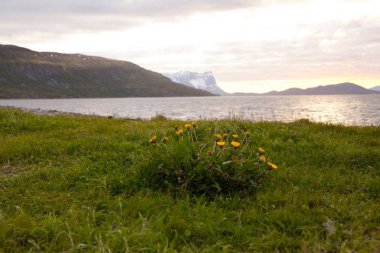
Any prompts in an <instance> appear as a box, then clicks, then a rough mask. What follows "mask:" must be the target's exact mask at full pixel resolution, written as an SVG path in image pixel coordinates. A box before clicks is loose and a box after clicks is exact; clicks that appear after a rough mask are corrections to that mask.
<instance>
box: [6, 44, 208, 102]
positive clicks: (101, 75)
mask: <svg viewBox="0 0 380 253" xmlns="http://www.w3.org/2000/svg"><path fill="white" fill-rule="evenodd" d="M209 95H211V94H210V93H208V92H206V91H202V90H197V89H194V88H190V87H187V86H185V85H180V84H176V83H174V82H172V81H171V80H170V79H169V78H166V77H164V76H163V75H161V74H159V73H155V72H153V71H149V70H146V69H143V68H141V67H139V66H138V65H136V64H133V63H131V62H126V61H116V60H110V59H105V58H101V57H93V56H86V55H80V54H60V53H53V52H35V51H32V50H29V49H26V48H21V47H16V46H10V45H0V98H81V97H82V98H91V97H161V96H162V97H168V96H209Z"/></svg>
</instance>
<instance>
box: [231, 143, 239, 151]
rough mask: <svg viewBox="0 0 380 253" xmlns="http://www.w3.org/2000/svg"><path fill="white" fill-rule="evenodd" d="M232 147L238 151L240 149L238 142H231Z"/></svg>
mask: <svg viewBox="0 0 380 253" xmlns="http://www.w3.org/2000/svg"><path fill="white" fill-rule="evenodd" d="M231 145H232V147H234V149H237V148H239V147H240V143H239V142H237V141H232V142H231Z"/></svg>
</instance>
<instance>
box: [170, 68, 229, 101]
mask: <svg viewBox="0 0 380 253" xmlns="http://www.w3.org/2000/svg"><path fill="white" fill-rule="evenodd" d="M163 75H164V76H167V77H169V78H170V79H171V80H172V81H173V82H176V83H181V84H184V85H186V86H189V87H192V88H196V89H200V90H205V91H208V92H210V93H213V94H215V95H222V96H223V95H227V93H226V92H225V91H223V90H222V89H221V88H219V86H218V85H217V84H216V80H215V77H214V75H213V74H212V72H204V73H196V72H190V71H180V72H177V73H164V74H163Z"/></svg>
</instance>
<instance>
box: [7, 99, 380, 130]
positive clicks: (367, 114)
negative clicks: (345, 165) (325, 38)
mask: <svg viewBox="0 0 380 253" xmlns="http://www.w3.org/2000/svg"><path fill="white" fill-rule="evenodd" d="M0 105H3V106H16V107H23V108H28V109H38V110H57V111H62V112H73V113H82V114H96V115H102V116H113V117H123V118H141V119H149V118H151V117H154V116H156V115H164V116H166V117H169V118H175V119H182V120H187V119H192V120H194V119H222V118H231V117H238V118H242V119H246V120H251V121H285V122H289V121H294V120H297V119H301V118H307V119H310V120H312V121H315V122H327V123H341V124H345V125H380V95H337V96H336V95H334V96H332V95H330V96H252V97H232V96H231V97H185V98H182V97H181V98H178V97H177V98H104V99H33V100H32V99H19V100H0Z"/></svg>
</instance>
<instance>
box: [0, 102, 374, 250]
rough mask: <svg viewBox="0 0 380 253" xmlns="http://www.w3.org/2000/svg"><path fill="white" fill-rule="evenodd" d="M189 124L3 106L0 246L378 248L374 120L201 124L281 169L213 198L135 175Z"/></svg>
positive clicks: (0, 118)
mask: <svg viewBox="0 0 380 253" xmlns="http://www.w3.org/2000/svg"><path fill="white" fill-rule="evenodd" d="M184 124H185V122H180V121H170V120H166V119H165V118H162V117H157V118H155V119H152V120H150V121H134V120H126V119H123V120H121V119H107V118H97V117H74V116H36V115H33V114H29V113H23V112H21V111H18V110H14V109H4V108H3V109H0V252H380V251H379V249H380V211H379V210H380V128H379V127H345V126H339V125H326V124H315V123H310V122H308V121H305V120H303V121H298V122H294V123H289V124H285V123H249V122H243V121H239V120H226V121H200V122H198V132H197V133H198V136H197V138H199V139H201V138H202V134H204V133H205V132H207V131H212V132H223V131H226V130H230V131H231V133H233V131H238V130H239V129H240V130H241V129H243V130H244V131H249V132H250V133H251V139H252V142H250V143H248V144H247V146H248V148H247V150H249V149H251V150H256V149H257V147H263V148H264V149H265V150H266V151H267V152H268V153H269V154H270V157H271V159H272V160H273V161H275V163H276V164H277V166H278V169H276V170H272V171H270V172H269V173H267V177H266V178H265V181H264V182H263V184H262V186H261V187H260V188H259V189H258V191H257V192H255V193H254V194H243V192H242V194H239V192H235V193H233V194H231V195H229V194H217V196H216V197H215V196H214V197H213V198H208V197H207V196H202V195H199V194H198V195H193V194H192V193H191V192H189V194H186V191H184V192H182V193H184V194H181V195H175V196H174V195H173V194H172V192H170V191H166V190H165V189H164V188H162V189H161V188H160V185H158V187H157V189H152V188H150V187H149V186H144V185H143V184H140V183H139V182H137V181H136V180H135V181H133V180H131V178H136V171H138V169H141V167H142V164H143V165H144V166H146V164H149V162H150V161H149V155H150V154H151V153H152V150H153V151H154V150H155V148H156V147H152V145H150V144H149V142H148V140H149V139H150V138H151V137H152V136H154V135H157V136H158V138H161V137H160V136H163V135H165V134H166V135H169V137H170V139H169V142H170V141H174V139H175V138H176V137H175V130H174V129H173V127H174V126H175V125H179V126H183V125H184ZM210 129H211V130H210ZM184 137H185V138H187V136H186V135H185V136H184ZM160 145H163V144H160ZM178 152H179V153H180V152H181V150H178ZM183 152H185V151H183ZM168 154H171V153H170V152H169V153H165V152H163V153H162V155H163V157H168ZM152 159H157V158H152ZM168 159H169V158H168ZM147 162H148V163H147ZM174 162H175V161H173V163H174ZM134 183H136V185H138V187H137V186H136V185H134Z"/></svg>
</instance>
